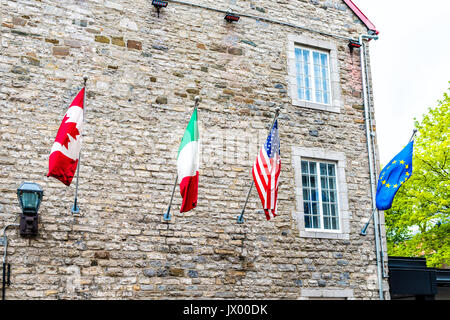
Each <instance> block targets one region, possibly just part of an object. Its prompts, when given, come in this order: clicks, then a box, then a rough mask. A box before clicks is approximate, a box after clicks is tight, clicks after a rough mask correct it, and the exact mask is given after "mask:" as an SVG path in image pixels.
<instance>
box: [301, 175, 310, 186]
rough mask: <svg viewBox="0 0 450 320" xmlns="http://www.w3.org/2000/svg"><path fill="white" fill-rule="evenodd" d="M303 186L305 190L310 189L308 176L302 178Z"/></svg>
mask: <svg viewBox="0 0 450 320" xmlns="http://www.w3.org/2000/svg"><path fill="white" fill-rule="evenodd" d="M302 186H303V188H307V187H309V179H308V176H306V175H303V176H302Z"/></svg>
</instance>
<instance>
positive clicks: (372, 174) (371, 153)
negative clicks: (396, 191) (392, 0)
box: [359, 35, 384, 300]
mask: <svg viewBox="0 0 450 320" xmlns="http://www.w3.org/2000/svg"><path fill="white" fill-rule="evenodd" d="M364 39H374V40H377V39H378V36H375V35H360V36H359V44H360V45H361V49H360V60H361V75H362V77H361V78H362V86H363V98H364V118H365V124H366V140H367V152H368V157H369V175H370V192H371V196H372V214H373V223H374V233H375V251H376V258H377V276H378V289H379V297H380V300H384V293H383V272H382V268H383V266H382V256H381V255H382V253H381V250H380V248H381V243H380V230H379V216H378V210H377V207H376V200H375V196H376V184H375V182H376V178H375V174H376V171H375V167H374V166H375V159H374V151H375V150H374V148H375V147H374V143H373V137H374V136H375V134H374V132H373V126H372V120H371V116H370V105H369V94H370V93H369V92H370V90H369V80H368V70H367V69H366V66H367V57H366V54H365V51H366V47H365V44H364Z"/></svg>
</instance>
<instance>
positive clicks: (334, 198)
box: [329, 191, 336, 202]
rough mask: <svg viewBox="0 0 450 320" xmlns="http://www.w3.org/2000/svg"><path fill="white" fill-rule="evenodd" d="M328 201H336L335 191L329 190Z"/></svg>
mask: <svg viewBox="0 0 450 320" xmlns="http://www.w3.org/2000/svg"><path fill="white" fill-rule="evenodd" d="M329 194H330V202H336V193H335V192H334V191H330V193H329Z"/></svg>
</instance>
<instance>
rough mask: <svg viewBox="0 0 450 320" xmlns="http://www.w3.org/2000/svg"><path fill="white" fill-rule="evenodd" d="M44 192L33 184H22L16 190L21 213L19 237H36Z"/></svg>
mask: <svg viewBox="0 0 450 320" xmlns="http://www.w3.org/2000/svg"><path fill="white" fill-rule="evenodd" d="M43 196H44V191H43V190H42V188H41V186H40V185H38V184H37V183H34V182H22V184H21V185H20V186H19V188H17V197H18V198H19V203H20V207H21V208H22V213H21V214H20V226H19V230H20V235H21V236H22V237H32V236H36V235H37V233H38V211H39V206H40V205H41V201H42V197H43Z"/></svg>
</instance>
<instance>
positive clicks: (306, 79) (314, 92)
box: [295, 47, 331, 104]
mask: <svg viewBox="0 0 450 320" xmlns="http://www.w3.org/2000/svg"><path fill="white" fill-rule="evenodd" d="M328 61H329V54H328V53H323V52H319V51H315V50H312V49H305V48H300V47H297V48H295V66H296V77H297V94H298V99H300V100H306V101H311V102H316V103H322V104H330V100H331V99H330V98H331V93H330V78H329V62H328Z"/></svg>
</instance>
